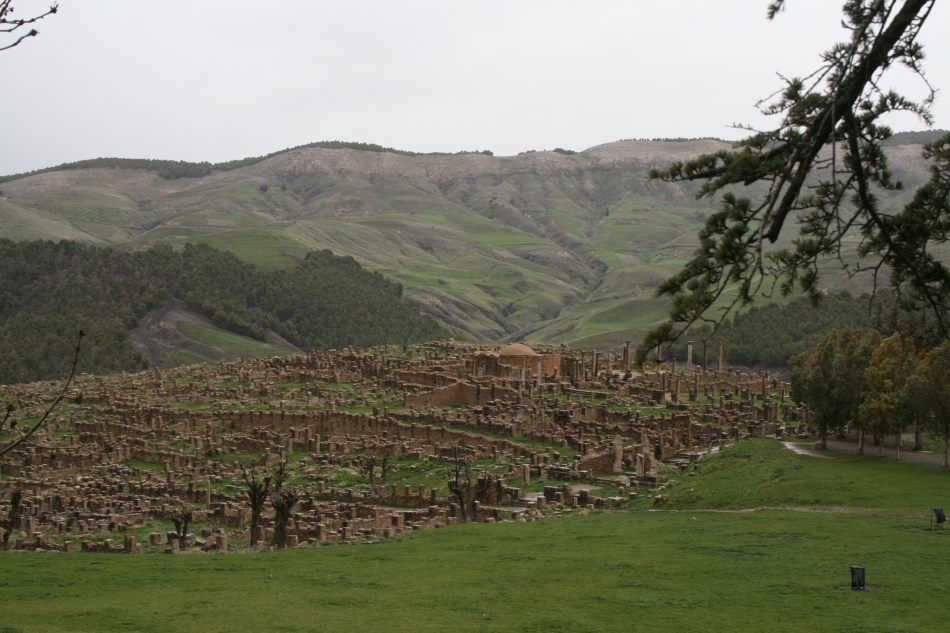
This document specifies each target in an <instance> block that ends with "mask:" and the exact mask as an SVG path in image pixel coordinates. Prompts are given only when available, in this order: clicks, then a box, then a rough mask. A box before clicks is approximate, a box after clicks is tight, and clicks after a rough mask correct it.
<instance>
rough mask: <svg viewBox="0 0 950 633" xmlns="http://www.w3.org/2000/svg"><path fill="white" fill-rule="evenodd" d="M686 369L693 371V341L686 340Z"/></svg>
mask: <svg viewBox="0 0 950 633" xmlns="http://www.w3.org/2000/svg"><path fill="white" fill-rule="evenodd" d="M686 371H687V372H691V371H693V342H692V341H686Z"/></svg>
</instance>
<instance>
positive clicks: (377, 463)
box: [362, 444, 393, 486]
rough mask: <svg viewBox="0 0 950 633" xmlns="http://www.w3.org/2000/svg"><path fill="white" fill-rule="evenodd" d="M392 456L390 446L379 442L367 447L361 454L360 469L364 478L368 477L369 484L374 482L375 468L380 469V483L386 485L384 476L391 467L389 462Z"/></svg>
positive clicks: (371, 484)
mask: <svg viewBox="0 0 950 633" xmlns="http://www.w3.org/2000/svg"><path fill="white" fill-rule="evenodd" d="M392 456H393V451H392V448H390V447H388V446H384V445H381V444H378V445H376V446H374V447H373V448H371V449H369V450H368V451H367V452H366V453H365V454H364V455H363V460H362V464H363V465H362V471H363V474H364V475H365V476H366V478H367V479H369V485H370V486H373V485H375V483H376V468H379V470H380V481H381V482H382V485H383V486H385V485H386V477H387V475H388V474H389V471H390V469H391V468H392V464H391V463H390V460H391V459H392Z"/></svg>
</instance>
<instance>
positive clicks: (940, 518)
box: [930, 508, 947, 525]
mask: <svg viewBox="0 0 950 633" xmlns="http://www.w3.org/2000/svg"><path fill="white" fill-rule="evenodd" d="M935 518H936V519H937V525H940V524H941V523H943V522H944V521H946V520H947V515H946V514H944V513H943V508H934V509H933V510H931V511H930V525H933V524H934V519H935Z"/></svg>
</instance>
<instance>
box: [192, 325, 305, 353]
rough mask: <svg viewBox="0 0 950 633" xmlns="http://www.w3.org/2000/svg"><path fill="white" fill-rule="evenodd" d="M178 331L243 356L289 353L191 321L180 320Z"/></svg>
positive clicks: (198, 340)
mask: <svg viewBox="0 0 950 633" xmlns="http://www.w3.org/2000/svg"><path fill="white" fill-rule="evenodd" d="M178 331H179V332H181V333H182V334H184V335H185V336H187V337H188V338H190V339H191V340H193V341H196V342H198V343H202V344H203V345H208V346H210V347H214V348H216V349H219V350H221V351H223V352H225V353H226V354H231V355H234V356H240V357H242V358H270V357H272V356H284V355H286V354H287V352H285V351H284V350H282V349H278V348H276V347H273V346H271V345H268V344H267V343H261V342H260V341H255V340H254V339H251V338H247V337H244V336H239V335H237V334H231V333H230V332H224V331H222V330H219V329H217V328H213V327H209V326H207V325H200V324H198V323H191V322H189V321H182V322H180V323H179V324H178ZM199 362H200V361H199Z"/></svg>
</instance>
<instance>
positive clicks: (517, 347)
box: [498, 343, 539, 358]
mask: <svg viewBox="0 0 950 633" xmlns="http://www.w3.org/2000/svg"><path fill="white" fill-rule="evenodd" d="M498 355H499V356H500V357H501V358H505V357H509V356H513V357H521V356H539V354H538V353H537V352H535V351H534V350H533V349H531V348H530V347H528V346H527V345H525V344H523V343H513V344H512V345H509V346H508V347H506V348H504V349H503V350H501V351H500V352H498Z"/></svg>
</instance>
